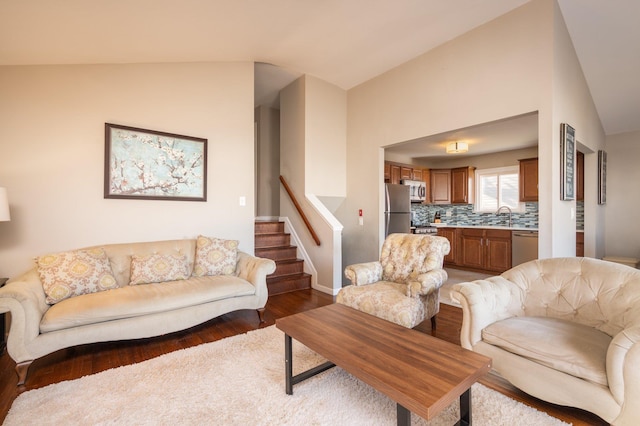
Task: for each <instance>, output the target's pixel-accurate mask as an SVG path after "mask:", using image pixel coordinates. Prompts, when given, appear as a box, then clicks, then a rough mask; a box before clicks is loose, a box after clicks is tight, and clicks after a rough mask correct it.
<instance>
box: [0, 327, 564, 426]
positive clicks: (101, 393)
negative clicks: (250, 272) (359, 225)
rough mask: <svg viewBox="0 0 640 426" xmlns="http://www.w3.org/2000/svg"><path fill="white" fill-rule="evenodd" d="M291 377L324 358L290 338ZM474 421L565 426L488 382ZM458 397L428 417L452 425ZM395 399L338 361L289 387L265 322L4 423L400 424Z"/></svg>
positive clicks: (119, 373) (15, 411) (39, 401)
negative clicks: (287, 390) (258, 327)
mask: <svg viewBox="0 0 640 426" xmlns="http://www.w3.org/2000/svg"><path fill="white" fill-rule="evenodd" d="M293 361H294V364H293V366H294V374H297V373H298V372H300V371H302V370H304V369H307V368H309V367H312V366H315V365H317V364H319V363H320V362H322V361H324V360H323V359H321V358H320V357H319V356H318V355H316V354H315V353H313V352H311V351H310V350H308V349H307V348H306V347H303V346H302V345H301V344H299V343H298V342H296V341H294V358H293ZM472 410H473V411H472V412H473V421H474V423H475V424H477V425H485V426H486V425H509V426H512V425H514V424H519V425H536V426H539V425H563V424H566V423H563V422H560V421H559V420H557V419H555V418H552V417H550V416H548V415H547V414H545V413H542V412H540V411H537V410H535V409H533V408H530V407H528V406H526V405H523V404H521V403H519V402H516V401H514V400H512V399H510V398H507V397H506V396H504V395H502V394H500V393H497V392H494V391H492V390H490V389H488V388H486V387H483V386H482V385H479V384H475V385H474V386H473V388H472ZM457 411H458V403H457V402H456V403H454V404H452V406H451V407H449V408H448V409H446V410H445V411H443V413H441V415H439V417H438V418H436V419H434V420H433V421H431V422H430V423H427V422H425V421H424V420H423V419H422V418H419V417H418V416H416V415H415V414H414V415H412V420H413V424H414V425H425V424H429V425H452V424H454V423H455V418H456V416H457ZM395 423H396V405H395V403H394V402H393V401H391V400H389V399H388V398H387V397H386V396H384V395H382V394H380V393H378V392H377V391H375V390H373V389H372V388H371V387H369V386H368V385H365V384H363V383H361V382H360V381H358V380H357V379H354V378H353V377H352V376H350V375H349V374H347V373H345V372H344V371H343V370H342V369H339V368H333V369H331V370H329V371H327V372H324V373H322V374H321V375H318V376H315V377H313V378H311V379H309V380H307V381H305V382H302V383H300V384H298V385H295V386H294V389H293V395H292V396H288V395H286V394H285V390H284V334H283V333H282V332H281V331H280V330H278V329H276V328H275V326H271V327H267V328H265V329H262V330H256V331H252V332H249V333H247V334H243V335H239V336H234V337H231V338H227V339H224V340H220V341H218V342H213V343H207V344H203V345H200V346H197V347H193V348H189V349H184V350H180V351H176V352H172V353H170V354H167V355H163V356H161V357H158V358H155V359H152V360H149V361H145V362H142V363H139V364H135V365H130V366H125V367H119V368H115V369H112V370H107V371H104V372H101V373H98V374H94V375H91V376H87V377H83V378H80V379H77V380H72V381H67V382H62V383H57V384H54V385H50V386H47V387H44V388H41V389H36V390H32V391H29V392H25V393H23V394H21V395H20V396H19V397H18V398H17V399H16V400H15V402H14V403H13V406H12V407H11V410H10V411H9V413H8V415H7V418H6V420H5V425H27V424H38V425H107V424H108V425H120V424H127V425H195V424H197V425H248V424H251V425H332V426H333V425H349V426H353V425H367V426H370V425H394V424H395Z"/></svg>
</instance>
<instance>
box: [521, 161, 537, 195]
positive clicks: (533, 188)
mask: <svg viewBox="0 0 640 426" xmlns="http://www.w3.org/2000/svg"><path fill="white" fill-rule="evenodd" d="M519 162H520V201H522V202H524V201H538V159H537V158H527V159H525V160H519Z"/></svg>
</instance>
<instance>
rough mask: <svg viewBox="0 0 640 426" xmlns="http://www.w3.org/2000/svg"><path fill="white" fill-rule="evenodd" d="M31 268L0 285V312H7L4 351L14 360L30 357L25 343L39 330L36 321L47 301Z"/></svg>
mask: <svg viewBox="0 0 640 426" xmlns="http://www.w3.org/2000/svg"><path fill="white" fill-rule="evenodd" d="M45 297H46V295H45V293H44V289H43V288H42V284H41V282H40V278H39V277H38V273H37V272H36V270H35V269H33V270H31V271H29V272H27V273H26V274H24V275H22V276H21V277H18V278H15V279H13V280H10V281H9V282H8V283H7V284H6V285H5V286H4V287H2V288H0V312H2V313H4V312H10V313H11V328H10V330H9V338H8V340H7V352H8V353H9V355H10V356H11V358H12V359H13V360H14V361H16V362H17V363H20V362H23V361H28V360H32V359H33V356H31V355H30V353H29V351H28V345H29V343H31V342H32V341H33V340H34V339H35V338H36V337H38V335H39V334H40V321H41V320H42V317H43V316H44V314H45V312H47V310H48V309H49V305H48V304H47V303H46V301H45Z"/></svg>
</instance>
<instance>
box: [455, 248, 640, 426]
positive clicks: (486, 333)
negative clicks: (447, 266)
mask: <svg viewBox="0 0 640 426" xmlns="http://www.w3.org/2000/svg"><path fill="white" fill-rule="evenodd" d="M452 297H453V298H454V299H455V300H457V301H458V302H459V303H460V304H461V305H462V310H463V323H462V330H461V333H460V341H461V343H462V346H463V347H465V348H467V349H471V350H473V351H476V352H479V353H482V354H484V355H487V356H489V357H491V358H492V359H493V368H494V369H495V370H496V371H497V372H498V373H499V374H500V375H502V376H503V377H504V378H506V379H507V380H509V381H510V382H511V383H513V384H514V385H515V386H517V387H518V388H520V389H522V390H523V391H525V392H527V393H528V394H530V395H533V396H535V397H537V398H540V399H542V400H545V401H548V402H551V403H554V404H559V405H566V406H571V407H577V408H581V409H584V410H587V411H590V412H592V413H595V414H597V415H598V416H600V417H602V418H603V419H604V420H606V421H607V422H610V423H612V424H614V425H638V424H640V271H639V270H637V269H633V268H631V267H628V266H624V265H620V264H617V263H611V262H606V261H603V260H597V259H590V258H554V259H543V260H534V261H531V262H527V263H524V264H522V265H519V266H516V267H515V268H512V269H510V270H508V271H506V272H505V273H503V274H502V275H501V276H497V277H491V278H488V279H486V280H478V281H474V282H469V283H461V284H456V285H454V287H453V291H452Z"/></svg>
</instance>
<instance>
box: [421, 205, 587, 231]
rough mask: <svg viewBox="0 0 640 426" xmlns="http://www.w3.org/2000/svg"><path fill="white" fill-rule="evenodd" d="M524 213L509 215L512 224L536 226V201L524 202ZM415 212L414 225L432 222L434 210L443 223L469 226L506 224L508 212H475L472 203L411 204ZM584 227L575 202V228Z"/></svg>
mask: <svg viewBox="0 0 640 426" xmlns="http://www.w3.org/2000/svg"><path fill="white" fill-rule="evenodd" d="M525 205H526V212H525V213H513V214H512V215H511V224H512V226H515V227H519V228H533V229H537V228H538V203H525ZM411 211H412V212H415V215H414V217H415V223H414V226H426V225H429V223H431V222H433V217H434V215H435V214H436V212H440V218H441V220H442V222H443V223H446V224H449V225H469V226H508V225H509V213H508V212H506V211H503V212H501V213H500V214H499V215H497V214H495V213H475V212H474V211H473V204H412V205H411ZM583 228H584V202H582V201H578V202H577V203H576V229H583Z"/></svg>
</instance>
